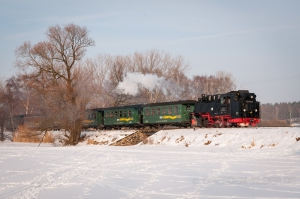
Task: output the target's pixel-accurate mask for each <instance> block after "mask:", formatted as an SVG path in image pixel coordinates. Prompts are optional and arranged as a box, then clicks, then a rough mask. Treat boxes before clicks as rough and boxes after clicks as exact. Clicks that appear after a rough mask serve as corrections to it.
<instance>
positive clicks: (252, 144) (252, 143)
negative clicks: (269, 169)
mask: <svg viewBox="0 0 300 199" xmlns="http://www.w3.org/2000/svg"><path fill="white" fill-rule="evenodd" d="M251 146H252V147H254V146H255V142H254V136H253V140H252V142H251Z"/></svg>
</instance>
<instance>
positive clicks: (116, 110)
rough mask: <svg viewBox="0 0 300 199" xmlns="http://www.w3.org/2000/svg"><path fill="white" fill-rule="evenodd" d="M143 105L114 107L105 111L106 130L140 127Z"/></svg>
mask: <svg viewBox="0 0 300 199" xmlns="http://www.w3.org/2000/svg"><path fill="white" fill-rule="evenodd" d="M141 109H142V105H134V106H122V107H112V108H107V109H105V110H104V126H105V128H115V129H120V128H121V127H122V128H123V127H139V126H141V125H142V119H141Z"/></svg>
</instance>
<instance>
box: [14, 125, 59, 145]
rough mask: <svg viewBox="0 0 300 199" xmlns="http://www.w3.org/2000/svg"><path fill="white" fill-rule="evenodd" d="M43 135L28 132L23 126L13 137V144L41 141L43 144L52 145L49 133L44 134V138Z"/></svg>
mask: <svg viewBox="0 0 300 199" xmlns="http://www.w3.org/2000/svg"><path fill="white" fill-rule="evenodd" d="M43 136H44V133H39V132H37V131H33V130H30V129H29V128H27V127H26V126H25V125H22V126H19V127H18V129H17V131H16V133H15V136H14V137H13V142H33V143H39V142H41V141H42V139H43V143H53V142H54V138H53V136H52V134H51V133H49V132H46V134H45V136H44V138H43Z"/></svg>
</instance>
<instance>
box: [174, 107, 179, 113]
mask: <svg viewBox="0 0 300 199" xmlns="http://www.w3.org/2000/svg"><path fill="white" fill-rule="evenodd" d="M174 114H178V107H177V106H175V107H174Z"/></svg>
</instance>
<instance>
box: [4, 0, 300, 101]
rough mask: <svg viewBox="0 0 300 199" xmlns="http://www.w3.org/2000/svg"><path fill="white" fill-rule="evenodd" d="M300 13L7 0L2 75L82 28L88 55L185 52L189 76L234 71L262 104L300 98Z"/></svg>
mask: <svg viewBox="0 0 300 199" xmlns="http://www.w3.org/2000/svg"><path fill="white" fill-rule="evenodd" d="M53 2H54V3H53ZM299 11H300V1H298V0H251V1H248V0H243V1H240V0H226V1H223V0H211V1H208V0H207V1H201V0H195V1H191V0H190V1H189V0H185V1H183V0H182V1H176V0H175V1H168V0H165V1H164V0H160V1H155V0H152V1H143V0H136V1H133V0H132V1H127V0H123V1H114V0H110V1H101V0H98V1H96V0H95V1H92V0H86V1H79V0H70V1H65V0H61V1H43V0H27V1H19V0H9V1H8V0H1V1H0V30H1V31H0V76H2V77H10V76H12V75H13V74H15V73H16V70H15V69H14V68H13V63H14V61H15V55H14V51H15V49H16V48H17V47H18V46H20V45H22V44H23V42H24V41H31V42H32V43H33V44H34V43H37V42H38V41H42V40H45V39H46V37H45V32H46V30H47V28H48V27H49V26H53V25H57V24H59V25H65V24H68V23H75V24H77V25H80V26H86V27H87V29H88V30H89V31H90V36H91V37H92V38H93V39H94V40H95V42H96V46H94V47H90V48H89V49H88V51H87V54H86V57H94V56H96V55H97V54H111V55H118V54H120V55H127V54H132V53H134V52H136V51H147V50H151V49H157V50H162V51H165V52H169V53H171V54H172V55H182V56H183V57H184V58H185V60H187V61H188V62H189V63H190V67H191V69H190V70H189V72H188V76H189V77H192V76H193V75H214V74H215V73H216V72H217V71H220V70H222V71H227V72H230V73H232V75H233V76H234V77H235V79H236V81H237V84H238V89H247V90H250V91H251V92H254V93H256V94H257V98H258V100H260V101H261V102H262V103H275V102H293V101H300V34H299V33H300V12H299Z"/></svg>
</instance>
